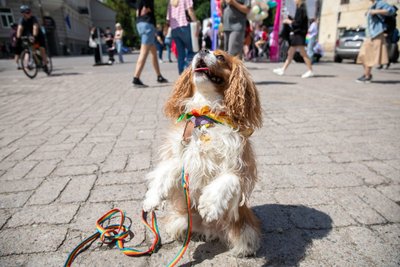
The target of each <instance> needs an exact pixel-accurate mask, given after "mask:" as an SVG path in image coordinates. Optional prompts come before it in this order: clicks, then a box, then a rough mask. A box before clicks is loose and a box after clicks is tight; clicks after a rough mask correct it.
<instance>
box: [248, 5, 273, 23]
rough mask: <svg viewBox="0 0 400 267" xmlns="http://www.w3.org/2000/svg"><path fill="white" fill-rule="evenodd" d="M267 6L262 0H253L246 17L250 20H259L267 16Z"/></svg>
mask: <svg viewBox="0 0 400 267" xmlns="http://www.w3.org/2000/svg"><path fill="white" fill-rule="evenodd" d="M268 10H269V6H268V5H267V3H266V2H265V1H264V0H253V1H252V2H251V10H250V12H249V14H248V15H247V18H248V19H249V20H251V21H257V22H261V21H263V20H264V19H265V18H267V17H268Z"/></svg>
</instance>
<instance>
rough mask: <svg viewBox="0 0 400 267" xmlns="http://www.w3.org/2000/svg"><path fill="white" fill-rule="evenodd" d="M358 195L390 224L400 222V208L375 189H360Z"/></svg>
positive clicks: (357, 191)
mask: <svg viewBox="0 0 400 267" xmlns="http://www.w3.org/2000/svg"><path fill="white" fill-rule="evenodd" d="M355 192H356V193H357V195H358V196H359V197H360V198H361V199H362V200H363V201H365V202H366V203H368V205H370V206H371V207H372V208H373V209H375V210H376V211H377V212H379V214H381V215H382V216H384V217H385V218H386V219H387V220H388V221H390V222H400V206H399V205H398V204H396V203H395V202H393V201H392V200H390V199H388V198H387V197H385V196H384V195H382V194H381V193H380V192H379V191H377V190H376V189H375V188H368V189H366V188H362V189H361V188H358V189H357V190H356V191H355Z"/></svg>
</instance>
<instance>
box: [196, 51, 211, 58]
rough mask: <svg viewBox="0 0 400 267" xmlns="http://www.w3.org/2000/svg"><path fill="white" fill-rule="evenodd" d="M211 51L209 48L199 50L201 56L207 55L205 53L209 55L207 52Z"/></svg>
mask: <svg viewBox="0 0 400 267" xmlns="http://www.w3.org/2000/svg"><path fill="white" fill-rule="evenodd" d="M209 53H210V50H208V49H201V50H200V51H199V54H200V56H202V57H203V56H205V55H207V54H209Z"/></svg>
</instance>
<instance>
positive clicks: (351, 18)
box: [319, 0, 399, 53]
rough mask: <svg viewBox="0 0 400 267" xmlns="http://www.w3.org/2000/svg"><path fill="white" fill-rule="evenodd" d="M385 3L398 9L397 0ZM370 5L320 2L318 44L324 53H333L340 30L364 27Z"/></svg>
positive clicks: (351, 0)
mask: <svg viewBox="0 0 400 267" xmlns="http://www.w3.org/2000/svg"><path fill="white" fill-rule="evenodd" d="M386 2H387V3H389V4H392V5H396V6H397V7H399V1H398V0H386ZM370 5H371V1H370V0H322V9H321V17H320V24H319V42H320V43H321V45H322V46H323V47H324V49H325V51H326V52H328V53H330V52H333V51H334V49H335V44H336V40H337V38H338V36H339V32H340V30H341V29H346V28H357V27H365V25H366V18H365V13H366V11H367V10H368V7H369V6H370ZM397 25H399V16H398V17H397Z"/></svg>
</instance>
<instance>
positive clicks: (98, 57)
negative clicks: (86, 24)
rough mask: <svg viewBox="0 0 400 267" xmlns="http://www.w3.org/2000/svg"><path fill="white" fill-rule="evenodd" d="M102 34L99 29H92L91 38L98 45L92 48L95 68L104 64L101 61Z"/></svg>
mask: <svg viewBox="0 0 400 267" xmlns="http://www.w3.org/2000/svg"><path fill="white" fill-rule="evenodd" d="M99 34H100V35H101V33H100V29H98V28H97V27H92V28H91V29H90V38H91V39H92V40H93V42H94V43H95V44H96V45H95V46H94V47H92V48H93V49H94V53H93V54H94V65H93V66H97V65H100V64H101V63H102V62H101V61H102V59H101V54H100V49H101V36H99Z"/></svg>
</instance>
